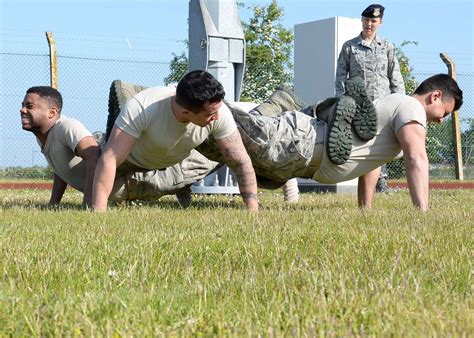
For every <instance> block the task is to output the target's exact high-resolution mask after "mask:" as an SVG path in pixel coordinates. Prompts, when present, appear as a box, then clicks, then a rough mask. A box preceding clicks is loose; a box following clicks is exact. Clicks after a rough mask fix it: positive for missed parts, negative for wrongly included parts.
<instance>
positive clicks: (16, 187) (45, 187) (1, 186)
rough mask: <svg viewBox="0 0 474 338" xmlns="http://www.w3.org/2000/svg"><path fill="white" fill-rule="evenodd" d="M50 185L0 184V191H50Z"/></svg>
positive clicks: (32, 183)
mask: <svg viewBox="0 0 474 338" xmlns="http://www.w3.org/2000/svg"><path fill="white" fill-rule="evenodd" d="M52 187H53V184H52V183H49V182H44V183H43V182H0V189H3V190H8V189H10V190H21V189H36V190H51V188H52Z"/></svg>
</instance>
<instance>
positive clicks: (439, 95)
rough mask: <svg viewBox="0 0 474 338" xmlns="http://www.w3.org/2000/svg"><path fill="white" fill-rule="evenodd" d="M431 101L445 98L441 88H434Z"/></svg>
mask: <svg viewBox="0 0 474 338" xmlns="http://www.w3.org/2000/svg"><path fill="white" fill-rule="evenodd" d="M430 97H431V102H436V101H438V100H441V99H442V98H443V92H442V91H441V90H438V89H437V90H433V91H432V92H431V95H430Z"/></svg>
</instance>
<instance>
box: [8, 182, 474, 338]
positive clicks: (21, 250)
mask: <svg viewBox="0 0 474 338" xmlns="http://www.w3.org/2000/svg"><path fill="white" fill-rule="evenodd" d="M473 197H474V192H473V191H472V190H455V191H433V192H432V196H431V202H432V210H431V211H430V212H429V213H427V214H422V213H419V212H418V211H416V210H415V209H413V208H412V207H411V202H410V198H409V196H408V193H407V192H406V191H401V192H397V193H393V194H390V195H384V194H381V195H377V199H376V202H375V207H374V210H373V211H371V212H361V211H359V210H357V208H356V203H355V197H354V196H350V195H333V194H329V195H317V194H304V195H303V196H302V199H301V201H300V203H298V204H296V205H285V204H284V203H283V202H282V196H281V195H279V194H278V193H270V192H265V193H262V194H261V196H260V201H261V209H262V210H261V212H260V213H259V214H258V215H253V214H250V213H248V212H247V211H245V210H243V209H242V208H241V201H240V198H239V197H226V196H197V197H196V198H195V201H194V203H193V205H192V207H191V208H189V209H187V210H182V209H179V207H178V205H177V203H176V202H175V200H174V198H173V197H169V198H168V197H167V198H165V199H163V200H161V201H160V202H159V203H157V204H155V205H148V204H144V205H128V206H123V205H122V206H117V207H113V208H111V210H110V211H109V212H107V213H105V214H94V213H91V212H86V211H81V210H80V209H79V205H80V201H81V196H80V195H79V194H77V193H74V192H72V191H68V192H67V195H66V197H65V201H64V202H65V203H64V205H63V207H61V208H59V209H55V210H51V209H48V208H47V207H46V202H47V201H48V198H49V192H47V191H28V190H20V191H7V190H3V191H2V190H0V203H1V204H0V227H1V236H0V247H1V249H0V262H1V281H0V336H18V337H20V336H63V335H65V336H116V335H118V336H132V335H133V336H183V335H184V336H188V335H219V336H221V335H225V336H228V335H234V336H235V335H237V336H249V335H252V336H259V335H260V336H318V335H324V336H374V335H375V336H412V337H419V336H457V337H462V336H466V337H467V336H473V334H474V325H473V320H472V319H473V316H472V315H473V299H472V290H473V289H472V287H473V286H472V271H473V270H472V258H473V247H474V245H473V244H474V243H473V242H474V241H473V235H472V233H473V218H474V217H473V207H472V205H473V200H474V198H473Z"/></svg>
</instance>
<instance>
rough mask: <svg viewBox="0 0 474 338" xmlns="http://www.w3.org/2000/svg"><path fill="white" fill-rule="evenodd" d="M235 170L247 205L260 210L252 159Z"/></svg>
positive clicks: (241, 193) (251, 208) (254, 209)
mask: <svg viewBox="0 0 474 338" xmlns="http://www.w3.org/2000/svg"><path fill="white" fill-rule="evenodd" d="M234 172H235V174H236V176H237V181H238V182H239V190H240V195H241V196H242V199H243V201H244V203H245V205H246V206H247V208H249V209H250V210H253V211H258V197H257V180H256V178H255V171H254V169H253V166H252V162H251V161H250V159H248V161H245V162H242V163H241V164H240V165H239V166H237V167H235V169H234Z"/></svg>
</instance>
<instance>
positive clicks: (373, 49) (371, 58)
mask: <svg viewBox="0 0 474 338" xmlns="http://www.w3.org/2000/svg"><path fill="white" fill-rule="evenodd" d="M354 76H360V77H362V78H363V79H364V80H365V86H366V90H367V95H368V96H369V97H370V98H371V99H372V100H375V99H378V98H381V97H383V96H385V95H388V94H391V93H401V94H405V85H404V83H403V78H402V74H401V73H400V66H399V64H398V60H397V58H396V56H395V47H394V45H393V44H392V43H390V42H389V41H388V40H386V39H383V38H380V37H379V36H378V35H376V36H375V38H374V40H373V41H372V43H371V44H370V45H367V43H366V42H365V41H364V39H363V38H362V35H361V34H359V36H357V37H355V38H354V39H351V40H348V41H346V42H345V43H344V45H343V46H342V49H341V52H340V54H339V59H338V61H337V69H336V96H337V97H340V96H341V95H342V94H344V82H345V81H346V79H348V78H352V77H354Z"/></svg>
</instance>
